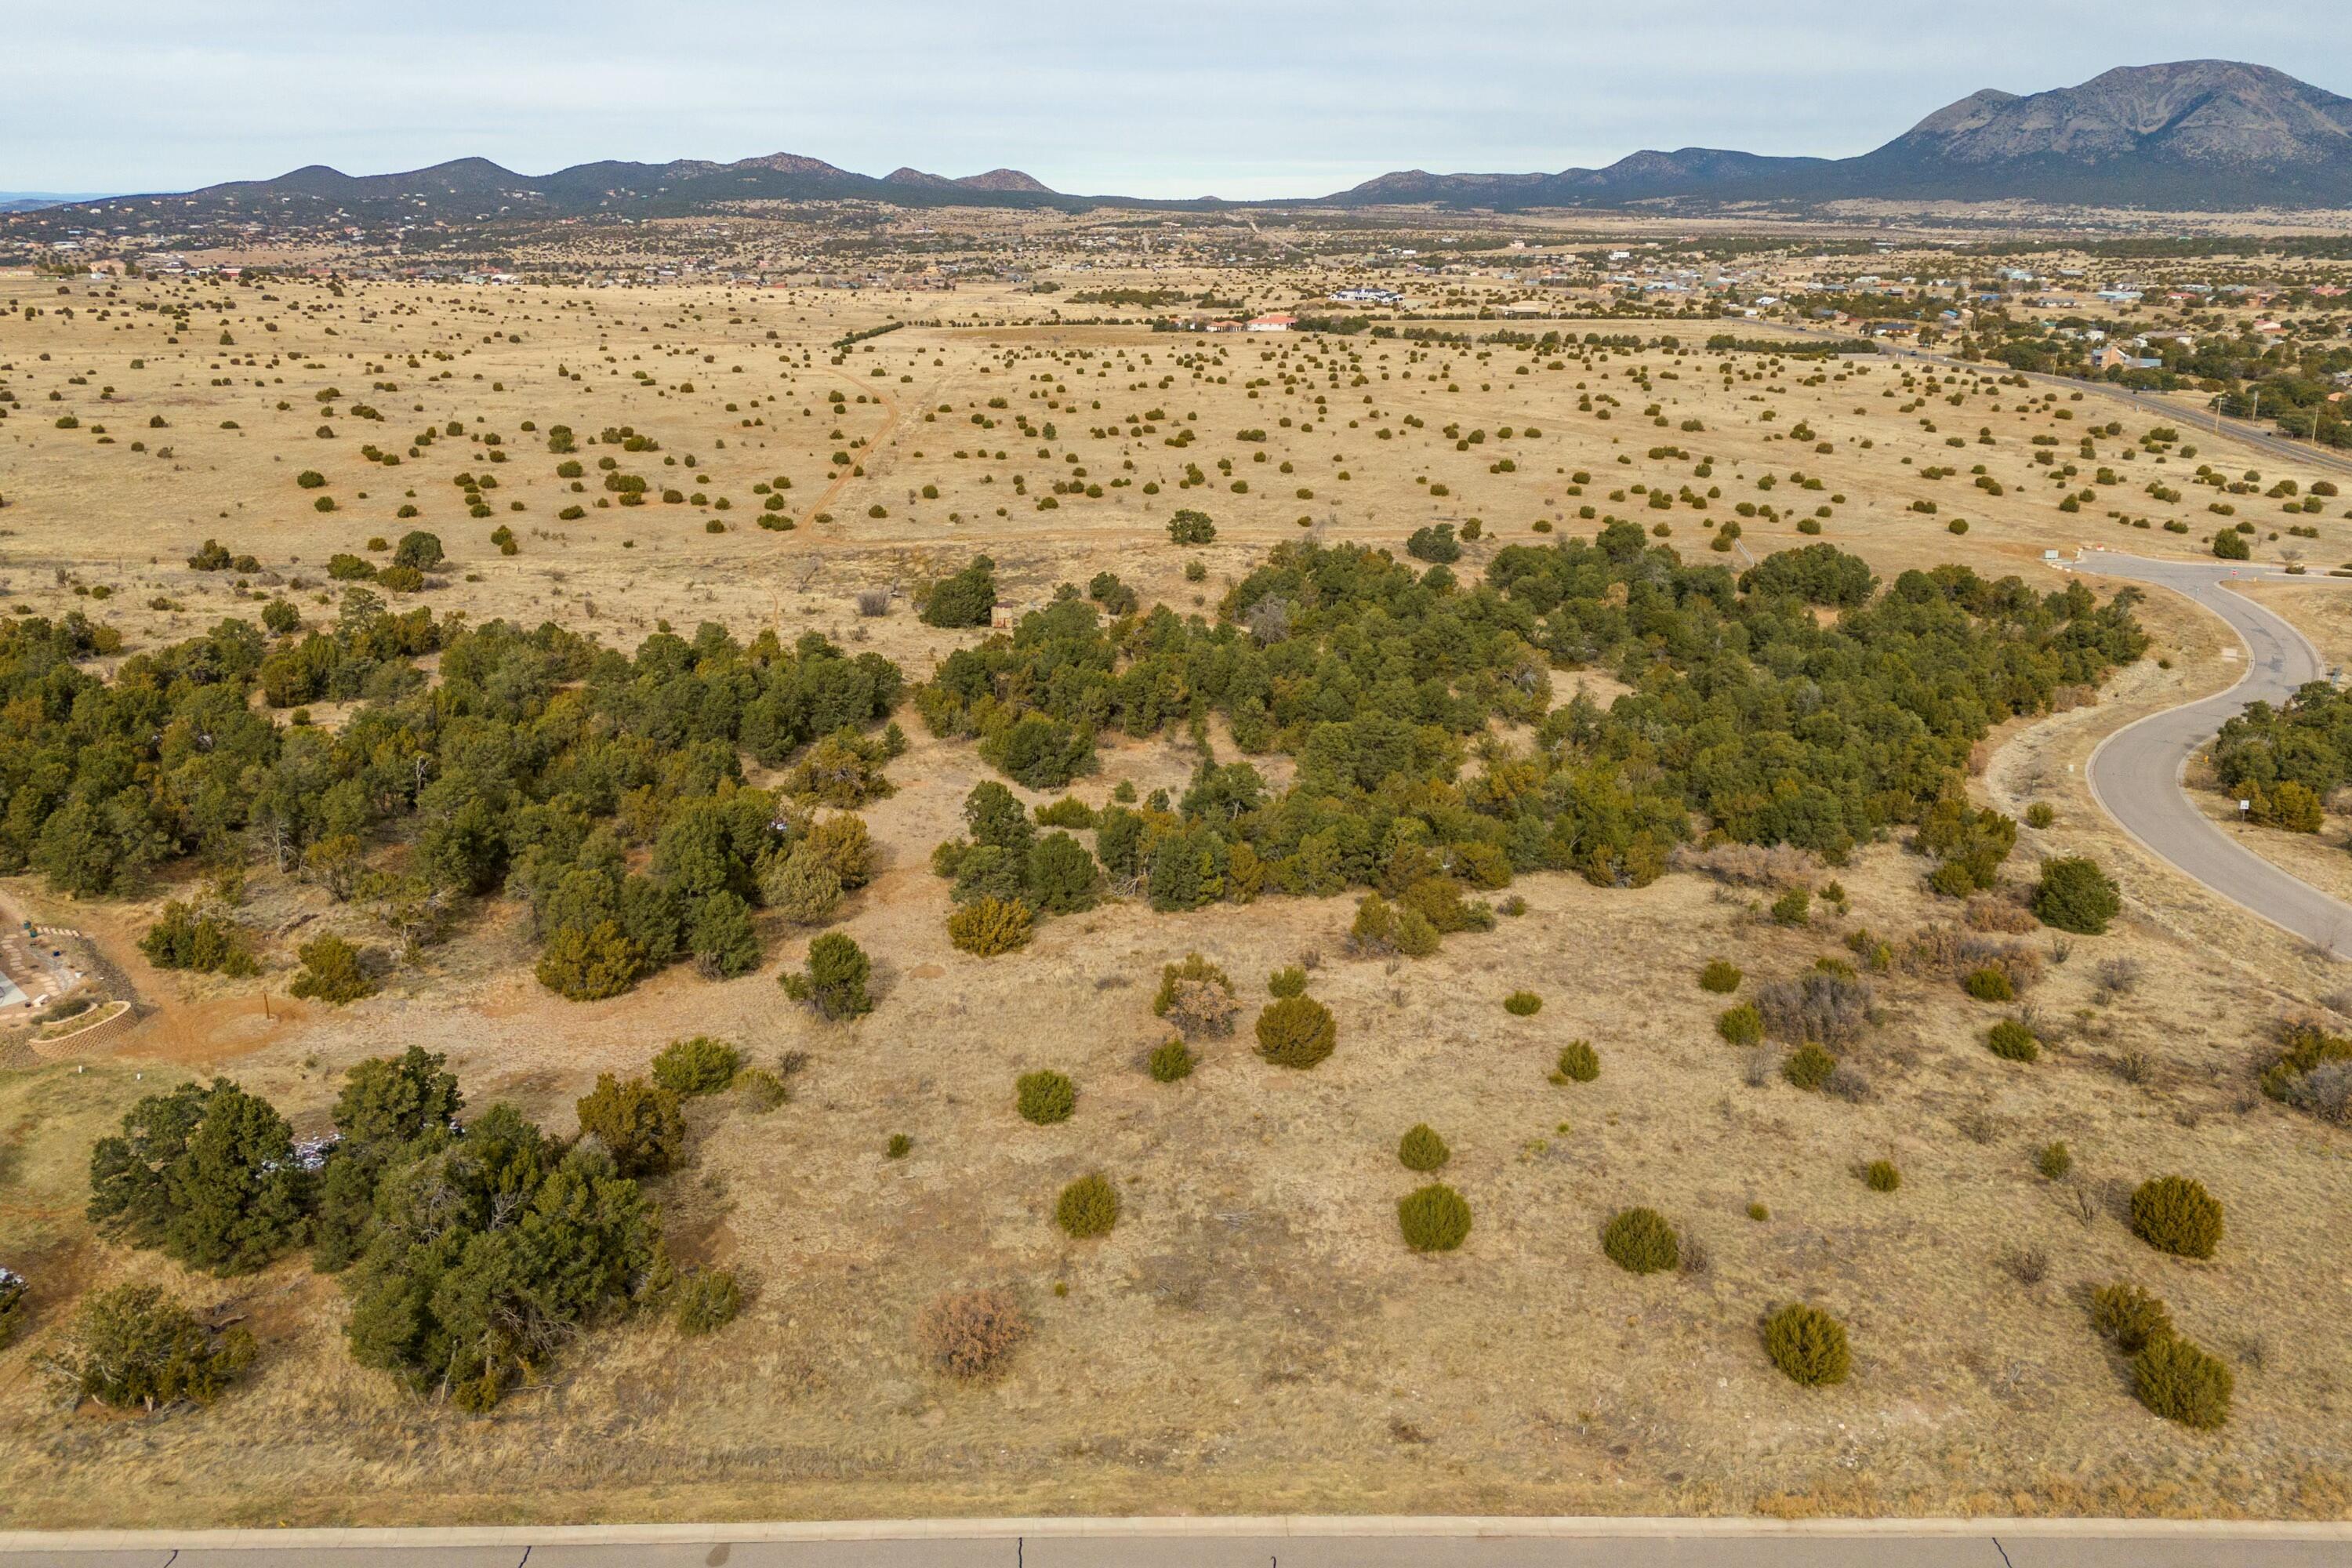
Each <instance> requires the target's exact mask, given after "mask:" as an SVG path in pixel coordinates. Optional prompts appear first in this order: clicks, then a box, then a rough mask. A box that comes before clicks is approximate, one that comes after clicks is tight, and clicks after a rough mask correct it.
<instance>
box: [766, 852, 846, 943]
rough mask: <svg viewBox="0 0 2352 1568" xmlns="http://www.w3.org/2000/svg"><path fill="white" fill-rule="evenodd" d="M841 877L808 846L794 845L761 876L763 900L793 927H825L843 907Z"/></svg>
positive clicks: (773, 860)
mask: <svg viewBox="0 0 2352 1568" xmlns="http://www.w3.org/2000/svg"><path fill="white" fill-rule="evenodd" d="M841 898H842V889H841V878H840V877H839V876H838V875H837V874H836V873H835V871H834V869H833V868H832V867H830V866H828V865H826V864H825V863H824V858H823V857H822V856H820V855H818V854H817V853H816V852H815V851H814V849H812V848H811V847H809V846H807V845H805V844H803V845H798V846H795V847H793V849H792V851H791V852H790V853H788V854H785V855H782V856H779V857H777V858H774V859H772V860H771V861H770V862H769V864H768V865H767V867H766V868H764V869H763V870H761V873H760V901H761V903H763V904H765V905H767V906H768V908H770V909H772V910H775V911H776V912H777V913H778V914H780V915H782V916H783V917H784V919H786V920H788V921H792V922H793V924H794V925H799V926H813V925H822V924H824V921H825V920H826V919H827V917H829V916H830V915H831V914H832V913H833V911H834V910H835V909H837V908H839V907H840V904H841Z"/></svg>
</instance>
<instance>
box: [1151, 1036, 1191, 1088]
mask: <svg viewBox="0 0 2352 1568" xmlns="http://www.w3.org/2000/svg"><path fill="white" fill-rule="evenodd" d="M1193 1065H1194V1063H1193V1060H1192V1047H1190V1046H1188V1045H1186V1044H1185V1043H1184V1041H1183V1037H1181V1036H1179V1037H1176V1038H1173V1039H1169V1040H1162V1041H1161V1042H1160V1044H1159V1045H1157V1046H1155V1047H1152V1051H1151V1081H1152V1082H1154V1083H1174V1082H1176V1081H1177V1080H1178V1079H1187V1078H1191V1077H1192V1068H1193Z"/></svg>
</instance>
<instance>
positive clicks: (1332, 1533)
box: [0, 1519, 2352, 1568]
mask: <svg viewBox="0 0 2352 1568" xmlns="http://www.w3.org/2000/svg"><path fill="white" fill-rule="evenodd" d="M109 1540H110V1538H103V1537H99V1536H89V1537H79V1538H77V1537H69V1536H47V1537H32V1536H26V1535H16V1536H11V1535H7V1534H5V1533H0V1565H7V1568H18V1565H26V1564H34V1563H39V1564H45V1565H46V1564H56V1565H58V1568H298V1565H299V1568H310V1565H317V1564H326V1565H328V1568H1423V1565H1427V1568H2321V1565H2322V1564H2326V1565H2328V1568H2341V1565H2342V1564H2344V1563H2346V1562H2347V1560H2352V1526H2347V1525H2324V1524H2323V1525H2293V1524H2286V1525H2281V1524H2262V1523H2252V1524H2238V1523H2215V1522H2210V1521H2097V1520H2091V1521H2081V1520H1984V1521H1956V1520H1916V1521H1904V1520H1869V1521H1843V1522H1830V1521H1801V1522H1789V1521H1772V1520H1723V1519H1716V1520H1610V1519H1591V1520H1578V1519H1529V1520H1507V1519H1487V1520H1475V1521H1471V1520H1382V1519H1339V1520H1333V1519H1288V1520H1215V1519H1210V1520H1191V1521H1187V1520H1053V1521H1045V1520H1036V1521H874V1522H868V1523H862V1524H861V1523H849V1524H839V1525H825V1524H785V1525H756V1524H755V1525H732V1526H710V1527H695V1526H627V1525H622V1526H571V1527H560V1528H559V1527H550V1528H546V1529H540V1530H533V1529H530V1528H528V1527H516V1528H509V1529H479V1530H468V1529H457V1530H415V1531H276V1532H272V1531H221V1532H217V1533H207V1532H204V1531H190V1532H185V1533H184V1534H181V1535H176V1536H175V1535H173V1534H171V1533H170V1532H150V1533H148V1534H145V1535H142V1536H141V1537H139V1538H137V1543H135V1544H134V1543H132V1542H131V1541H129V1540H116V1541H115V1542H114V1543H111V1544H110V1543H109Z"/></svg>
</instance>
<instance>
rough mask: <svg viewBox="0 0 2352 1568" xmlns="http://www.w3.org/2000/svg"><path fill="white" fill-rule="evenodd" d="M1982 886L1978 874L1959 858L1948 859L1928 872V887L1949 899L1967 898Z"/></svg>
mask: <svg viewBox="0 0 2352 1568" xmlns="http://www.w3.org/2000/svg"><path fill="white" fill-rule="evenodd" d="M1980 886H1981V884H1980V883H1979V881H1978V880H1977V875H1976V873H1975V872H1974V871H1972V870H1970V869H1969V867H1968V865H1967V864H1966V863H1965V862H1963V861H1959V860H1947V861H1945V862H1944V863H1943V864H1942V865H1940V866H1937V868H1935V869H1934V870H1932V871H1930V872H1928V873H1927V888H1928V890H1929V891H1931V892H1936V893H1940V894H1942V895H1943V896H1944V897H1945V898H1948V899H1965V898H1967V897H1968V896H1969V894H1970V893H1973V892H1976V891H1977V890H1978V889H1979V887H1980Z"/></svg>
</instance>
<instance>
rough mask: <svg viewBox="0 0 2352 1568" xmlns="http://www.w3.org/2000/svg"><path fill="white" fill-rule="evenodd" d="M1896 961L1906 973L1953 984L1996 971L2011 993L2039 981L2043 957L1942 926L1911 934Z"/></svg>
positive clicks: (2020, 944) (2022, 947)
mask: <svg viewBox="0 0 2352 1568" xmlns="http://www.w3.org/2000/svg"><path fill="white" fill-rule="evenodd" d="M1899 962H1900V963H1901V964H1902V968H1903V972H1904V973H1906V974H1915V975H1918V976H1920V977H1921V978H1923V979H1933V980H1950V981H1954V982H1958V981H1960V980H1963V979H1965V978H1966V977H1967V976H1969V974H1972V973H1976V972H1977V971H1979V970H1984V969H1991V970H1997V971H1999V972H2000V974H2001V975H2002V977H2003V978H2005V979H2006V980H2008V982H2009V984H2010V989H2011V991H2012V992H2020V991H2023V990H2025V989H2026V988H2027V987H2029V986H2031V985H2033V984H2036V983H2037V982H2039V981H2040V980H2041V978H2042V954H2041V953H2040V952H2036V951H2035V950H2034V949H2032V948H2031V947H2028V946H2026V945H2025V944H2024V943H2023V942H1996V941H1994V940H1993V939H1992V938H1991V937H1989V936H1985V935H1983V934H1981V933H1979V932H1976V931H1963V930H1961V929H1960V928H1959V927H1958V926H1954V925H1946V924H1942V923H1937V924H1935V925H1925V926H1921V927H1920V928H1919V929H1918V930H1917V931H1913V932H1912V933H1911V936H1910V939H1909V940H1908V941H1906V942H1905V943H1904V944H1903V952H1902V955H1901V958H1900V960H1899Z"/></svg>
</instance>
